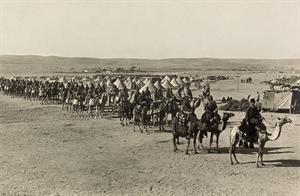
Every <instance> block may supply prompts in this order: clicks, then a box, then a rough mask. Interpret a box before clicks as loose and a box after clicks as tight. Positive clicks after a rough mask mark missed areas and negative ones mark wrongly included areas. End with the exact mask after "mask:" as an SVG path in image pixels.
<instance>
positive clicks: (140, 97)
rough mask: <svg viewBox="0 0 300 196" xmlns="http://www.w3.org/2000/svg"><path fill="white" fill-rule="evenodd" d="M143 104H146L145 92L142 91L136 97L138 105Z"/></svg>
mask: <svg viewBox="0 0 300 196" xmlns="http://www.w3.org/2000/svg"><path fill="white" fill-rule="evenodd" d="M145 102H146V96H145V91H142V93H141V94H140V95H139V96H138V103H139V105H142V104H143V103H145Z"/></svg>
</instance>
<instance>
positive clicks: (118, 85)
mask: <svg viewBox="0 0 300 196" xmlns="http://www.w3.org/2000/svg"><path fill="white" fill-rule="evenodd" d="M114 85H116V87H117V88H118V89H124V88H126V86H125V84H124V82H123V81H122V80H119V82H117V83H114Z"/></svg>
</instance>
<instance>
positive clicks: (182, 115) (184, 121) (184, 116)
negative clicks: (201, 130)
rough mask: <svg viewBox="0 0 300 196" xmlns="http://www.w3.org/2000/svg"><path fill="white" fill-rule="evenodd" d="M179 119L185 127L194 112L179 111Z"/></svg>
mask: <svg viewBox="0 0 300 196" xmlns="http://www.w3.org/2000/svg"><path fill="white" fill-rule="evenodd" d="M176 116H177V119H178V124H179V125H181V126H183V127H186V126H187V122H188V121H189V120H190V119H191V117H192V113H189V114H187V113H184V112H182V111H180V112H178V113H177V115H176Z"/></svg>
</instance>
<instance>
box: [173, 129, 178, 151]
mask: <svg viewBox="0 0 300 196" xmlns="http://www.w3.org/2000/svg"><path fill="white" fill-rule="evenodd" d="M173 146H174V152H176V150H178V148H177V146H176V135H175V134H174V133H173Z"/></svg>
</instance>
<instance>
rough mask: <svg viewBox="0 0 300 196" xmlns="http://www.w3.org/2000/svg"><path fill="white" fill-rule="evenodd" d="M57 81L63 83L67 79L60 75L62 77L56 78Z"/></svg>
mask: <svg viewBox="0 0 300 196" xmlns="http://www.w3.org/2000/svg"><path fill="white" fill-rule="evenodd" d="M58 82H60V83H65V82H67V80H66V78H65V76H62V77H61V78H60V79H59V80H58Z"/></svg>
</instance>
